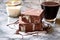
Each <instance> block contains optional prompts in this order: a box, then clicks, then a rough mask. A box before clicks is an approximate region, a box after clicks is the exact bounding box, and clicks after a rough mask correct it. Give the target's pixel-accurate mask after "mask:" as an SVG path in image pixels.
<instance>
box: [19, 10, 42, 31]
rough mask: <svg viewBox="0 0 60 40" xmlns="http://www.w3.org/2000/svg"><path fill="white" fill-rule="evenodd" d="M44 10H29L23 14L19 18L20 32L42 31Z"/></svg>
mask: <svg viewBox="0 0 60 40" xmlns="http://www.w3.org/2000/svg"><path fill="white" fill-rule="evenodd" d="M42 18H43V10H38V9H28V11H25V12H22V13H21V15H20V17H19V29H18V30H19V31H23V32H33V31H41V30H43V27H42Z"/></svg>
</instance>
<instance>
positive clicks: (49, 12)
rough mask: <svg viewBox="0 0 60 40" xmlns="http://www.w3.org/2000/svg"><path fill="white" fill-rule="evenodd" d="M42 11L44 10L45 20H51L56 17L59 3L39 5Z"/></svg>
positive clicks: (48, 2)
mask: <svg viewBox="0 0 60 40" xmlns="http://www.w3.org/2000/svg"><path fill="white" fill-rule="evenodd" d="M41 7H42V9H44V18H45V19H46V20H53V19H55V18H56V16H57V12H58V9H59V3H56V2H52V1H47V2H43V3H42V4H41Z"/></svg>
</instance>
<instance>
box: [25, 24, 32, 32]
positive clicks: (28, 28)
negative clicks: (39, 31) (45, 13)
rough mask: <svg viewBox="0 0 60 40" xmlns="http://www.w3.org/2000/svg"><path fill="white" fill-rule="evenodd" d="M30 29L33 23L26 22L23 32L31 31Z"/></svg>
mask: <svg viewBox="0 0 60 40" xmlns="http://www.w3.org/2000/svg"><path fill="white" fill-rule="evenodd" d="M32 31H33V24H26V25H25V32H32Z"/></svg>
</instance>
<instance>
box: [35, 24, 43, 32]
mask: <svg viewBox="0 0 60 40" xmlns="http://www.w3.org/2000/svg"><path fill="white" fill-rule="evenodd" d="M41 30H43V27H42V23H36V24H35V30H34V31H41Z"/></svg>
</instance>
